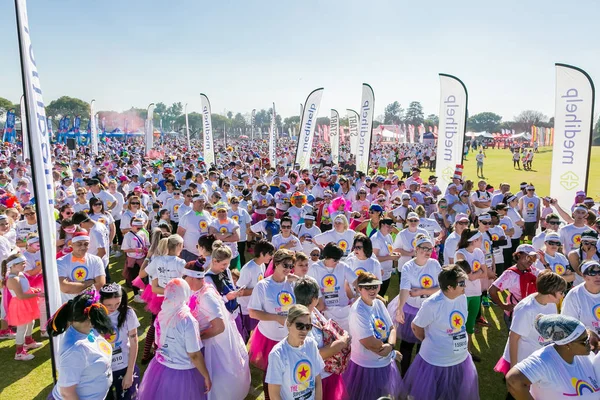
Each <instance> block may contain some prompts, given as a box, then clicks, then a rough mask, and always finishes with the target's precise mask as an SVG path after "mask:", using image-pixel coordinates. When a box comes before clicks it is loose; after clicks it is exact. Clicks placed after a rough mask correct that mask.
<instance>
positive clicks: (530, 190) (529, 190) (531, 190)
mask: <svg viewBox="0 0 600 400" xmlns="http://www.w3.org/2000/svg"><path fill="white" fill-rule="evenodd" d="M527 191H528V192H535V189H527Z"/></svg>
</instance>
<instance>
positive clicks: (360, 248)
mask: <svg viewBox="0 0 600 400" xmlns="http://www.w3.org/2000/svg"><path fill="white" fill-rule="evenodd" d="M363 248H364V247H362V246H354V250H362V249H363Z"/></svg>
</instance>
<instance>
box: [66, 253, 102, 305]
mask: <svg viewBox="0 0 600 400" xmlns="http://www.w3.org/2000/svg"><path fill="white" fill-rule="evenodd" d="M56 264H57V268H58V276H59V277H61V278H68V279H70V280H71V281H72V282H83V281H86V280H91V279H96V277H98V276H104V275H106V273H105V272H104V263H102V259H101V258H100V257H98V256H95V255H93V254H89V253H86V254H85V257H84V258H77V257H73V253H69V254H67V255H66V256H64V257H61V258H59V259H58V260H56ZM75 296H77V294H67V293H61V298H62V302H63V303H66V302H67V301H69V300H71V299H73V298H75Z"/></svg>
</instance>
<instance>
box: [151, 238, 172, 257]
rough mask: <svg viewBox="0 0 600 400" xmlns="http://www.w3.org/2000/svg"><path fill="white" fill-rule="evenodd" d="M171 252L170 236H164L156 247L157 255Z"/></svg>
mask: <svg viewBox="0 0 600 400" xmlns="http://www.w3.org/2000/svg"><path fill="white" fill-rule="evenodd" d="M167 254H169V238H162V239H160V242H158V246H157V247H156V253H155V254H154V255H155V256H166V255H167Z"/></svg>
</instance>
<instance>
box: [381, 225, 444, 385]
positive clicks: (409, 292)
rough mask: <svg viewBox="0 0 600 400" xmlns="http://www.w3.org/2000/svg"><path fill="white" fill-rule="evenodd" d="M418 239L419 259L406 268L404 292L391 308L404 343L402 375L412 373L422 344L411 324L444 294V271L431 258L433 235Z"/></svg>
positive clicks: (403, 284) (405, 265) (402, 290)
mask: <svg viewBox="0 0 600 400" xmlns="http://www.w3.org/2000/svg"><path fill="white" fill-rule="evenodd" d="M415 239H416V241H415V247H414V249H415V257H414V258H413V259H411V260H409V261H407V262H406V263H405V264H404V265H403V266H402V271H401V274H400V292H399V294H398V296H396V297H395V298H394V299H393V300H392V301H391V302H390V304H389V305H388V311H389V313H390V315H393V316H394V319H395V321H394V325H395V326H396V328H397V330H398V334H399V335H400V338H401V339H402V341H401V342H400V352H401V353H402V364H401V372H402V375H405V374H406V371H408V367H409V366H410V362H411V360H412V351H413V348H414V347H415V344H416V345H419V344H420V340H419V339H418V338H417V337H416V336H415V335H414V332H413V330H412V328H411V323H412V321H413V319H414V318H415V316H416V315H417V312H418V311H419V308H420V307H421V305H422V304H423V301H425V299H427V298H428V297H429V296H431V295H433V294H434V293H435V292H437V291H438V290H440V288H439V285H438V281H437V276H438V274H439V273H440V271H441V270H442V267H441V266H440V263H439V262H438V261H437V260H435V259H433V258H431V253H432V251H433V241H432V240H431V238H430V237H429V235H422V234H419V235H417V236H416V238H415ZM417 352H418V351H417Z"/></svg>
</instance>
